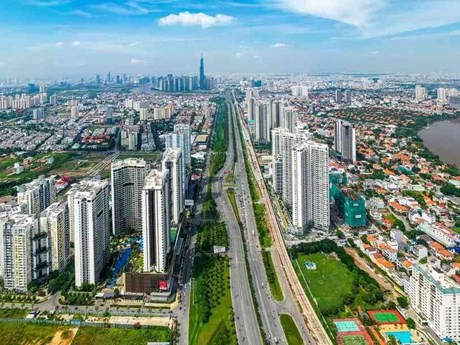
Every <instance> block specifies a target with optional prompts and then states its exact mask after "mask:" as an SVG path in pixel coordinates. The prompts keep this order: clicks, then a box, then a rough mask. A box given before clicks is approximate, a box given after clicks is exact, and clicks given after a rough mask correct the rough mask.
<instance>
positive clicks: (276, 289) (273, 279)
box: [262, 250, 284, 302]
mask: <svg viewBox="0 0 460 345" xmlns="http://www.w3.org/2000/svg"><path fill="white" fill-rule="evenodd" d="M262 258H263V261H264V266H265V272H266V273H267V280H268V283H269V285H270V290H271V292H272V295H273V298H274V299H275V300H276V301H279V302H281V301H282V300H283V299H284V296H283V290H282V289H281V286H280V282H279V280H278V276H277V275H276V271H275V266H274V265H273V259H272V255H271V252H270V251H266V250H264V251H262Z"/></svg>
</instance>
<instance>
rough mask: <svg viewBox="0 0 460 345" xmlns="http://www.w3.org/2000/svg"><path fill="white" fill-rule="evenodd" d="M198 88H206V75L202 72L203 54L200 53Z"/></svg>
mask: <svg viewBox="0 0 460 345" xmlns="http://www.w3.org/2000/svg"><path fill="white" fill-rule="evenodd" d="M200 90H208V85H207V81H206V75H205V74H204V59H203V55H201V58H200Z"/></svg>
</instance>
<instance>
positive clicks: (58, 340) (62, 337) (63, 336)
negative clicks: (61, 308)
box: [48, 327, 78, 345]
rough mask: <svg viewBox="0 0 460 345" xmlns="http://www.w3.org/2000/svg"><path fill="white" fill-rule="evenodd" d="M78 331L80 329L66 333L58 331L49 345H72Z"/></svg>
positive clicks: (69, 330) (75, 328)
mask: <svg viewBox="0 0 460 345" xmlns="http://www.w3.org/2000/svg"><path fill="white" fill-rule="evenodd" d="M77 331H78V327H74V328H70V329H68V330H66V331H57V332H56V333H54V337H53V339H51V342H50V343H49V344H48V345H70V344H71V343H72V341H73V338H74V337H75V335H76V334H77Z"/></svg>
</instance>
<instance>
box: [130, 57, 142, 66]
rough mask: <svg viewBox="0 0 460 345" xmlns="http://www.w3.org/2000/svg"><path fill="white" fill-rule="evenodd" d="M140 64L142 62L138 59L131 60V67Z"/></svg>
mask: <svg viewBox="0 0 460 345" xmlns="http://www.w3.org/2000/svg"><path fill="white" fill-rule="evenodd" d="M141 62H142V61H141V60H139V59H135V58H131V64H133V65H137V64H139V63H141Z"/></svg>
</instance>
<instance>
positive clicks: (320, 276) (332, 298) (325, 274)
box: [294, 253, 353, 309]
mask: <svg viewBox="0 0 460 345" xmlns="http://www.w3.org/2000/svg"><path fill="white" fill-rule="evenodd" d="M306 261H312V262H314V263H315V264H316V270H308V269H307V268H306V267H305V265H304V263H305V262H306ZM294 266H295V269H296V271H297V274H298V275H299V279H300V281H301V283H302V285H303V286H304V289H306V291H308V288H307V283H308V287H309V289H310V291H311V293H312V294H313V296H314V297H315V299H316V301H317V303H318V305H319V307H320V308H326V309H328V308H330V307H339V306H340V305H341V304H342V297H343V296H345V295H349V294H351V293H352V291H353V276H352V273H351V272H350V271H349V270H348V268H347V266H345V265H344V264H342V263H341V262H340V261H338V260H336V259H335V258H332V257H329V256H327V255H326V254H323V253H315V254H310V255H302V254H300V255H299V256H298V258H297V260H296V264H295V265H294ZM299 267H300V269H301V273H300V274H299Z"/></svg>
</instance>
